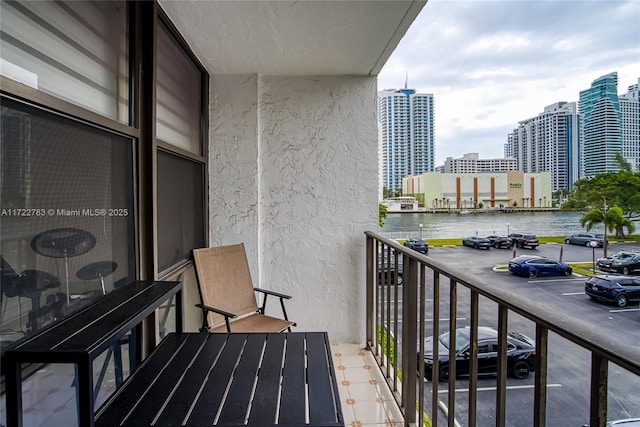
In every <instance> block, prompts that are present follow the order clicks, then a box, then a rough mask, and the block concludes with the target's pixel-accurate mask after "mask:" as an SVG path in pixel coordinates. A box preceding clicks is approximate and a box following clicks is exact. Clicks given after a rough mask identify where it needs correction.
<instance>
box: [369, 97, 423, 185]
mask: <svg viewBox="0 0 640 427" xmlns="http://www.w3.org/2000/svg"><path fill="white" fill-rule="evenodd" d="M433 120H434V113H433V94H425V93H416V91H415V89H407V88H406V87H405V88H404V89H400V90H395V89H389V90H383V91H380V92H378V121H379V132H380V135H379V143H380V151H381V159H382V185H383V187H385V188H388V189H389V190H392V191H399V190H402V179H403V178H404V177H406V176H409V175H421V174H423V173H425V172H431V171H433V167H434V162H435V151H434V147H435V137H434V122H433Z"/></svg>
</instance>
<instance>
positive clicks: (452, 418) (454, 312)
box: [433, 278, 458, 427]
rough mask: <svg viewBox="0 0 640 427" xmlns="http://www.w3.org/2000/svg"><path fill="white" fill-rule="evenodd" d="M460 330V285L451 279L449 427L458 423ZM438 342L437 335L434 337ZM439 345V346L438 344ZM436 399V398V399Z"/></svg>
mask: <svg viewBox="0 0 640 427" xmlns="http://www.w3.org/2000/svg"><path fill="white" fill-rule="evenodd" d="M457 328H458V285H457V283H456V281H455V280H453V278H451V279H449V364H448V365H447V366H448V368H449V381H448V382H447V384H448V388H449V400H448V402H447V404H448V405H449V413H448V415H449V416H448V423H447V425H448V426H449V427H454V426H455V423H456V393H455V391H456V376H457V370H456V335H457V334H456V329H457ZM433 340H434V341H437V340H438V338H437V335H434V336H433ZM436 345H437V344H436ZM434 398H435V397H434Z"/></svg>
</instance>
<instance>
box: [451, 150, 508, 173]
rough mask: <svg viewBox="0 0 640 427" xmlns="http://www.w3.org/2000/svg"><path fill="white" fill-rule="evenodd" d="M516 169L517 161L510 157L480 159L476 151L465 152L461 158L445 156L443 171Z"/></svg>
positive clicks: (478, 171)
mask: <svg viewBox="0 0 640 427" xmlns="http://www.w3.org/2000/svg"><path fill="white" fill-rule="evenodd" d="M515 170H518V161H517V160H516V159H515V158H513V157H511V158H505V159H481V158H480V156H479V155H478V153H466V154H464V155H463V156H462V157H461V158H458V159H454V158H453V157H447V159H446V160H445V161H444V167H443V168H442V172H444V173H485V172H507V171H515Z"/></svg>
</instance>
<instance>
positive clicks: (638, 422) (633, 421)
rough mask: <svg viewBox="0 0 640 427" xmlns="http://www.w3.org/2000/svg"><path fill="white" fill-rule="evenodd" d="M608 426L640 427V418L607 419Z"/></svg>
mask: <svg viewBox="0 0 640 427" xmlns="http://www.w3.org/2000/svg"><path fill="white" fill-rule="evenodd" d="M605 426H606V427H640V418H627V419H624V420H613V421H607V424H605Z"/></svg>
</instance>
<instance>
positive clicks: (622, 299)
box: [616, 294, 629, 307]
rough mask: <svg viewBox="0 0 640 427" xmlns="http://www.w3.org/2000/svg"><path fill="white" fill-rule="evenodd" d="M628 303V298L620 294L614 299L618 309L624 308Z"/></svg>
mask: <svg viewBox="0 0 640 427" xmlns="http://www.w3.org/2000/svg"><path fill="white" fill-rule="evenodd" d="M628 303H629V298H627V296H626V295H625V294H620V295H618V296H617V297H616V304H618V307H626V306H627V304H628Z"/></svg>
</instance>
